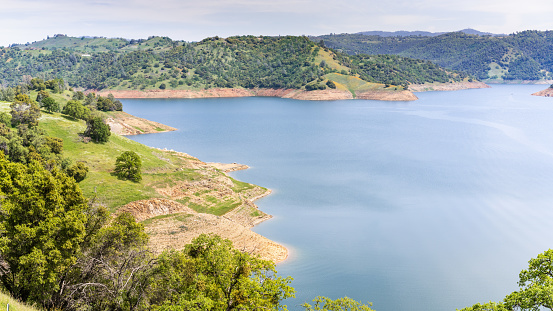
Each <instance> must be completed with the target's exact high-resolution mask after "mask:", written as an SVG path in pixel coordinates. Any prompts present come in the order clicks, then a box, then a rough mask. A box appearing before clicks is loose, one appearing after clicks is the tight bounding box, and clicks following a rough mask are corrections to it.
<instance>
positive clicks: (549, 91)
mask: <svg viewBox="0 0 553 311" xmlns="http://www.w3.org/2000/svg"><path fill="white" fill-rule="evenodd" d="M532 95H534V96H543V97H553V88H551V87H549V88H547V89H545V90H543V91H539V92H536V93H534V94H532Z"/></svg>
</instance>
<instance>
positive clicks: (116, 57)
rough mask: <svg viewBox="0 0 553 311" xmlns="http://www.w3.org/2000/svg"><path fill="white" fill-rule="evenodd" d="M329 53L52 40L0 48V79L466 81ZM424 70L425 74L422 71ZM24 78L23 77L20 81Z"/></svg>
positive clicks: (244, 42) (194, 85)
mask: <svg viewBox="0 0 553 311" xmlns="http://www.w3.org/2000/svg"><path fill="white" fill-rule="evenodd" d="M422 63H424V64H425V65H420V64H421V62H420V61H415V60H411V59H407V58H404V57H400V58H394V59H393V64H392V61H390V59H389V57H382V56H378V57H370V61H369V59H365V60H363V61H361V60H360V59H359V58H358V57H353V58H351V57H349V56H348V55H346V54H342V53H336V52H334V51H333V50H331V49H328V48H326V47H324V46H320V45H318V44H316V43H314V42H312V41H310V40H309V39H308V38H306V37H294V36H286V37H254V36H241V37H230V38H226V39H224V38H219V37H213V38H206V39H204V40H202V41H201V42H196V43H188V42H183V41H172V40H171V39H169V38H166V37H151V38H149V39H148V40H123V39H106V38H85V37H82V38H72V37H65V36H57V37H54V38H49V39H47V40H43V41H39V42H34V43H32V44H28V45H23V46H13V47H9V48H3V49H0V79H1V80H2V83H3V84H4V85H16V84H18V83H20V82H21V81H23V80H25V79H26V78H25V76H32V77H39V78H42V79H45V80H46V79H52V78H62V79H63V80H64V81H65V82H67V83H68V84H69V86H72V87H77V88H83V89H98V90H100V89H112V90H153V89H176V90H198V89H210V88H247V89H252V88H275V89H279V88H289V89H306V90H313V89H326V88H333V87H332V84H330V83H327V82H328V81H327V77H326V75H328V74H330V73H341V74H343V75H352V76H355V77H359V78H361V79H363V80H365V81H366V82H370V83H380V84H383V85H384V84H388V85H396V86H398V85H408V84H411V83H424V82H448V81H459V80H460V79H463V78H465V77H466V76H467V75H465V74H461V73H453V72H450V71H445V70H444V69H442V68H439V67H438V66H435V65H429V64H427V62H422ZM429 66H430V67H432V70H430V71H428V70H427V69H428V68H427V67H429ZM27 79H28V78H27Z"/></svg>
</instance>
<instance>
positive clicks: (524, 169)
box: [124, 85, 553, 311]
mask: <svg viewBox="0 0 553 311" xmlns="http://www.w3.org/2000/svg"><path fill="white" fill-rule="evenodd" d="M543 88H545V86H524V85H522V86H518V85H515V86H508V85H497V86H494V87H493V88H492V89H482V90H468V91H458V92H432V93H419V94H417V95H418V96H419V97H420V100H418V101H415V102H400V103H391V102H380V101H363V100H350V101H329V102H304V101H295V100H288V99H278V98H231V99H198V100H125V101H124V105H125V110H126V111H127V112H129V113H131V114H134V115H137V116H140V117H144V118H148V119H150V120H154V121H158V122H161V123H165V124H167V125H170V126H173V127H176V128H179V131H176V132H172V133H163V134H152V135H140V136H133V137H131V138H132V139H134V140H136V141H139V142H142V143H144V144H146V145H150V146H155V147H160V148H165V147H166V148H169V149H175V150H179V151H184V152H187V153H189V154H192V155H194V156H196V157H198V158H200V159H201V160H203V161H216V162H240V163H245V164H248V165H250V166H251V167H252V168H251V169H249V170H247V171H241V172H235V173H233V176H235V177H237V178H239V179H241V180H244V181H247V182H252V183H256V184H259V185H262V186H265V187H269V188H271V189H273V190H274V193H273V194H272V195H271V196H269V197H266V198H263V199H261V200H259V201H258V205H259V207H260V208H261V209H262V210H264V211H266V212H268V213H270V214H272V215H274V216H275V218H274V219H272V220H270V221H267V222H264V223H262V224H261V225H259V226H257V227H256V228H255V230H256V231H257V232H259V233H261V234H263V235H265V236H267V237H269V238H271V239H273V240H275V241H278V242H281V243H283V244H284V245H286V246H288V247H289V249H290V250H291V256H290V259H289V260H287V261H286V262H284V263H282V264H279V265H278V270H279V273H280V274H282V275H291V276H293V277H294V278H295V281H294V284H293V285H294V287H295V288H296V289H297V290H298V293H297V295H296V296H297V297H298V298H297V299H295V300H290V301H289V302H288V305H289V306H290V309H291V310H296V309H297V310H299V309H300V308H299V307H298V305H299V304H301V303H302V302H304V301H308V300H311V299H312V298H314V297H315V296H317V295H325V296H329V297H332V298H338V297H342V296H345V295H347V296H349V297H352V298H354V299H357V300H362V301H372V302H374V306H373V307H374V309H376V310H377V311H392V310H454V309H455V308H462V307H464V306H468V305H472V304H474V303H476V302H487V301H489V300H495V301H497V300H500V299H502V298H503V297H504V296H505V295H506V294H507V293H509V292H511V291H513V290H515V289H516V282H517V277H518V273H519V272H520V270H521V269H523V268H525V267H526V265H527V261H528V260H529V259H530V258H532V257H535V256H536V255H537V254H538V253H540V252H543V251H545V250H546V249H548V248H550V247H551V246H552V245H553V242H552V241H553V239H552V233H553V229H552V228H553V217H552V216H553V215H552V212H551V210H552V209H551V202H553V191H551V189H553V178H551V176H552V174H553V157H552V155H553V136H552V135H551V133H553V131H552V125H551V124H553V123H552V122H551V120H553V109H552V108H553V99H551V98H541V97H533V96H529V94H531V93H533V92H536V91H538V90H541V89H543Z"/></svg>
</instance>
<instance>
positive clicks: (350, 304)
mask: <svg viewBox="0 0 553 311" xmlns="http://www.w3.org/2000/svg"><path fill="white" fill-rule="evenodd" d="M313 303H314V304H313V306H311V305H310V304H308V303H304V304H303V305H302V307H304V309H305V310H306V311H373V309H371V308H370V306H371V305H372V304H371V303H370V302H369V303H368V304H362V303H361V302H358V301H355V300H353V299H351V298H348V297H343V298H338V299H336V300H332V299H330V298H327V297H322V296H319V297H317V298H315V299H313Z"/></svg>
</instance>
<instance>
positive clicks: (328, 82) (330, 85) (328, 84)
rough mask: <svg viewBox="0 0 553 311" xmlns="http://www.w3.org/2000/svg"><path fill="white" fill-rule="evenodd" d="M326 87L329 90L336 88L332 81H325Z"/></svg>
mask: <svg viewBox="0 0 553 311" xmlns="http://www.w3.org/2000/svg"><path fill="white" fill-rule="evenodd" d="M326 85H327V86H328V87H329V88H331V89H335V88H336V83H334V81H332V80H328V81H326Z"/></svg>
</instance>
